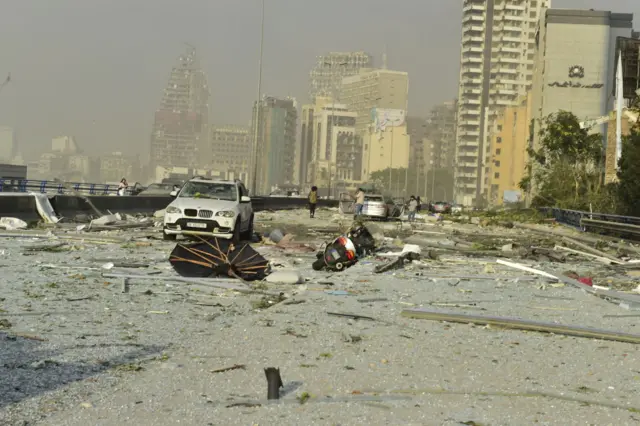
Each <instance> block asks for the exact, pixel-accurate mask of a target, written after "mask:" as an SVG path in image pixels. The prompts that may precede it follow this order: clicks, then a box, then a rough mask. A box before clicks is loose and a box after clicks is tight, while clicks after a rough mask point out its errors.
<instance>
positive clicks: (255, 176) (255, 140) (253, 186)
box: [251, 0, 265, 195]
mask: <svg viewBox="0 0 640 426" xmlns="http://www.w3.org/2000/svg"><path fill="white" fill-rule="evenodd" d="M264 2H265V0H262V21H261V24H260V59H259V61H258V96H257V98H256V121H255V129H254V134H253V157H254V160H253V176H252V182H251V189H252V190H253V193H252V194H251V195H257V193H258V190H257V187H258V135H259V129H260V127H261V126H260V110H261V108H262V105H260V97H261V96H262V55H263V51H264Z"/></svg>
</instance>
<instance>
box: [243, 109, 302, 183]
mask: <svg viewBox="0 0 640 426" xmlns="http://www.w3.org/2000/svg"><path fill="white" fill-rule="evenodd" d="M257 106H259V107H260V110H259V111H260V112H259V119H260V122H259V123H256V112H257V111H258V110H257V108H256V107H257ZM297 108H298V104H297V102H296V100H295V99H293V98H285V99H278V98H274V97H263V98H262V99H261V100H260V102H259V104H258V103H255V104H254V107H253V119H252V124H251V128H252V132H251V133H252V134H255V129H256V125H257V126H258V140H257V150H256V152H255V155H254V157H255V158H253V159H252V166H253V167H254V168H255V170H256V172H257V174H256V176H253V172H254V170H251V177H252V182H251V183H250V185H251V186H252V187H251V188H250V190H251V192H252V193H253V194H257V195H266V194H270V193H271V192H272V191H273V190H274V189H275V188H276V187H277V186H278V185H286V184H292V183H293V182H294V175H295V163H296V160H295V156H296V148H295V145H296V130H297V122H298V109H297ZM253 161H255V163H253ZM254 182H255V187H254Z"/></svg>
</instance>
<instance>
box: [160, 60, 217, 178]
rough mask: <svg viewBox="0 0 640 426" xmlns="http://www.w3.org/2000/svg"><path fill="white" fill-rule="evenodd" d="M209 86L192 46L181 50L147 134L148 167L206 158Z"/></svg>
mask: <svg viewBox="0 0 640 426" xmlns="http://www.w3.org/2000/svg"><path fill="white" fill-rule="evenodd" d="M209 96H210V94H209V86H208V84H207V78H206V75H205V73H204V71H202V69H200V67H199V65H198V60H197V57H196V51H195V49H192V48H190V49H189V50H188V51H187V52H186V53H185V54H183V55H182V56H181V57H180V59H179V61H178V64H177V65H176V66H175V67H174V68H173V70H172V71H171V74H170V76H169V82H168V83H167V87H166V88H165V90H164V95H163V97H162V101H161V104H160V108H159V109H158V110H157V111H156V113H155V117H154V124H153V132H152V136H151V157H150V162H151V169H152V170H155V167H156V166H180V167H195V166H197V165H203V164H204V163H207V162H208V160H209V157H208V154H209V149H210V145H209V138H208V130H209V125H208V120H209V104H208V102H209Z"/></svg>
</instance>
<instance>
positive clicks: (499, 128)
mask: <svg viewBox="0 0 640 426" xmlns="http://www.w3.org/2000/svg"><path fill="white" fill-rule="evenodd" d="M498 131H499V132H501V131H502V124H498Z"/></svg>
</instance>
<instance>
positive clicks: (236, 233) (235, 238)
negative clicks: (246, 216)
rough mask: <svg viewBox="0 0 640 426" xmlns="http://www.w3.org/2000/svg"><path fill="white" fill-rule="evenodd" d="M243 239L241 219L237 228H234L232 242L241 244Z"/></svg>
mask: <svg viewBox="0 0 640 426" xmlns="http://www.w3.org/2000/svg"><path fill="white" fill-rule="evenodd" d="M241 239H242V234H241V233H240V218H238V219H237V220H236V226H235V228H233V236H232V237H231V241H232V242H234V243H239V242H240V240H241Z"/></svg>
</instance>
